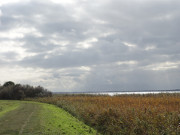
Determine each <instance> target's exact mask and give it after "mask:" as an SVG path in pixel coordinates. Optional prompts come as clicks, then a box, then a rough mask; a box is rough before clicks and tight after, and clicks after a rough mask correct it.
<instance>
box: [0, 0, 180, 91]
mask: <svg viewBox="0 0 180 135" xmlns="http://www.w3.org/2000/svg"><path fill="white" fill-rule="evenodd" d="M179 7H180V1H179V0H0V84H3V83H4V82H6V81H9V80H11V81H14V82H15V83H21V84H30V85H34V86H37V85H41V86H43V87H45V88H47V89H49V90H51V91H114V90H119V91H121V90H142V89H176V88H180V83H179V80H180V37H179V36H180V8H179Z"/></svg>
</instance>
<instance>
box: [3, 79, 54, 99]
mask: <svg viewBox="0 0 180 135" xmlns="http://www.w3.org/2000/svg"><path fill="white" fill-rule="evenodd" d="M48 96H52V93H51V92H50V91H48V90H47V89H44V88H43V87H41V86H37V87H33V86H30V85H21V84H15V83H14V82H12V81H8V82H5V83H4V85H3V86H0V99H13V100H20V99H24V98H32V97H48Z"/></svg>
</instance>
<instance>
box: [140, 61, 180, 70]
mask: <svg viewBox="0 0 180 135" xmlns="http://www.w3.org/2000/svg"><path fill="white" fill-rule="evenodd" d="M179 65H180V62H162V63H157V64H151V65H147V66H145V67H143V69H145V70H154V71H165V70H170V69H177V68H179Z"/></svg>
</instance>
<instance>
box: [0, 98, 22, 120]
mask: <svg viewBox="0 0 180 135" xmlns="http://www.w3.org/2000/svg"><path fill="white" fill-rule="evenodd" d="M19 105H20V104H19V103H18V102H13V103H12V102H9V101H5V100H4V101H0V117H1V116H3V115H4V114H5V113H7V112H10V111H12V110H15V109H16V108H18V107H19Z"/></svg>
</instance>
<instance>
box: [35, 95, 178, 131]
mask: <svg viewBox="0 0 180 135" xmlns="http://www.w3.org/2000/svg"><path fill="white" fill-rule="evenodd" d="M35 100H36V101H40V102H45V103H51V104H55V105H57V106H59V107H62V108H64V109H65V110H66V111H68V112H70V113H71V114H72V115H74V116H75V117H77V118H78V119H80V120H82V121H84V122H85V123H86V124H88V125H90V126H92V127H94V128H96V129H97V130H98V131H99V132H101V133H102V134H106V135H120V134H121V135H128V134H131V135H179V134H180V125H179V123H180V94H157V95H156V94H155V95H153V94H152V95H121V96H114V97H111V96H92V95H91V96H88V95H69V96H68V95H59V96H53V97H49V98H38V99H35Z"/></svg>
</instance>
